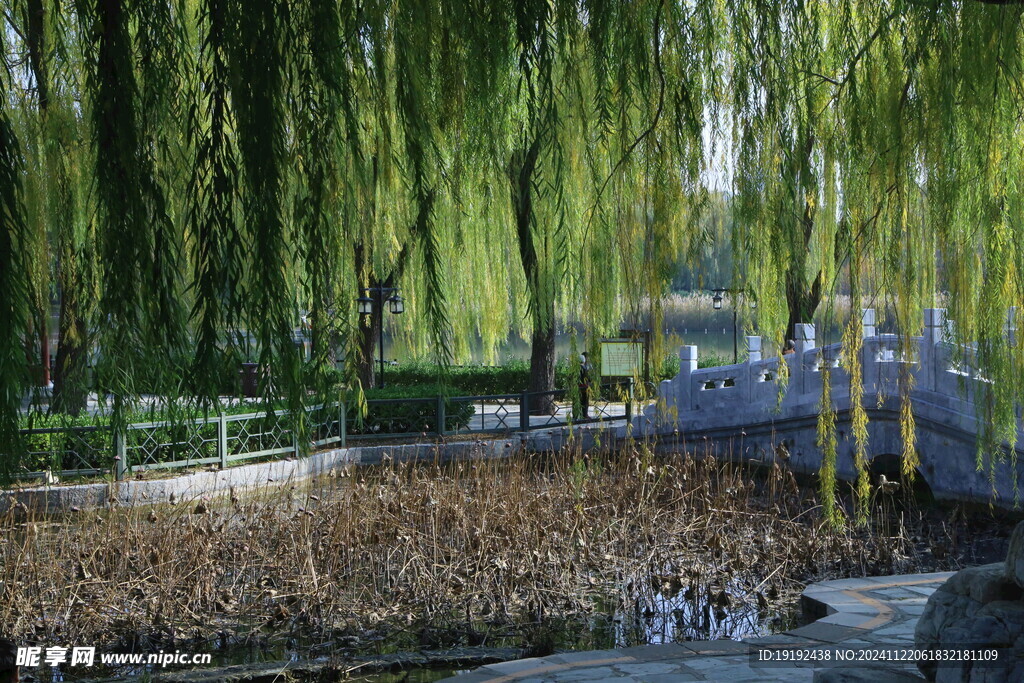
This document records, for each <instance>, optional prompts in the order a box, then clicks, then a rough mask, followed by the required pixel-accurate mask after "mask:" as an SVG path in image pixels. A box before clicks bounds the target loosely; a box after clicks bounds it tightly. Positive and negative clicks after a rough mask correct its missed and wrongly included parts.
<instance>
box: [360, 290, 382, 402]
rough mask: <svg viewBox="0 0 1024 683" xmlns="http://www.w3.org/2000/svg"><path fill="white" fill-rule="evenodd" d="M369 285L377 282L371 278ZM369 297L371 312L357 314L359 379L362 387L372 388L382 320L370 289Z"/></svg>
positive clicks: (374, 384)
mask: <svg viewBox="0 0 1024 683" xmlns="http://www.w3.org/2000/svg"><path fill="white" fill-rule="evenodd" d="M370 286H371V287H378V286H379V284H378V283H377V281H376V280H371V281H370ZM363 295H364V292H363V291H362V290H360V291H359V296H363ZM369 297H370V298H371V299H373V313H372V314H371V315H360V316H359V381H360V383H362V385H363V389H373V388H375V387H376V386H377V380H378V377H377V367H378V363H377V360H376V359H377V354H378V350H377V345H378V343H379V339H380V336H379V335H380V326H381V324H382V321H383V316H382V315H381V310H380V306H378V305H377V295H376V294H375V293H373V292H372V291H371V292H370V293H369Z"/></svg>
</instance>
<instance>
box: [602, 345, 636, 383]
mask: <svg viewBox="0 0 1024 683" xmlns="http://www.w3.org/2000/svg"><path fill="white" fill-rule="evenodd" d="M643 368H644V343H643V342H642V341H634V340H632V339H605V340H603V341H602V342H601V376H602V377H638V376H640V375H641V374H642V373H643Z"/></svg>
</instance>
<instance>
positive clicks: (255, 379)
mask: <svg viewBox="0 0 1024 683" xmlns="http://www.w3.org/2000/svg"><path fill="white" fill-rule="evenodd" d="M238 374H239V375H241V377H242V396H245V397H246V398H256V397H257V396H259V393H260V373H259V364H257V363H242V369H241V370H239V371H238Z"/></svg>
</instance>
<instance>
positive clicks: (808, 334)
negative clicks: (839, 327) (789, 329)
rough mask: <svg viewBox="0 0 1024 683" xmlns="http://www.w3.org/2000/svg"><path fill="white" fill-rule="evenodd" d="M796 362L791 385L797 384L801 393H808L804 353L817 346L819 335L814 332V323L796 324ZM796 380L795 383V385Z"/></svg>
mask: <svg viewBox="0 0 1024 683" xmlns="http://www.w3.org/2000/svg"><path fill="white" fill-rule="evenodd" d="M795 332H796V340H795V341H796V353H795V354H794V355H795V356H796V362H795V363H794V364H793V365H794V368H793V375H792V377H791V379H790V386H797V387H799V389H800V393H801V394H804V393H807V373H806V372H804V354H806V353H807V352H808V351H812V350H813V349H814V348H816V346H817V337H816V335H815V333H814V324H813V323H797V324H796V330H795ZM794 382H795V385H794Z"/></svg>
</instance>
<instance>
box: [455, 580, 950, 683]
mask: <svg viewBox="0 0 1024 683" xmlns="http://www.w3.org/2000/svg"><path fill="white" fill-rule="evenodd" d="M950 576H952V572H943V573H938V574H910V575H904V576H880V577H872V578H865V579H841V580H837V581H826V582H823V583H816V584H812V585H811V586H808V588H807V589H806V590H805V591H804V593H803V607H804V611H805V613H807V614H809V615H810V616H812V617H813V616H819V615H820V617H821V618H819V619H818V620H817V621H815V622H813V623H811V624H808V625H807V626H802V627H800V628H797V629H794V630H792V631H787V632H785V633H781V634H778V635H773V636H766V637H763V638H750V639H747V640H744V641H737V640H714V641H690V642H683V643H673V644H668V645H647V646H643V647H632V648H625V649H617V650H596V651H591V652H570V653H566V654H559V655H553V656H550V657H542V658H536V659H520V660H517V661H511V662H504V663H502V664H491V665H488V666H484V667H481V668H479V669H476V670H474V671H472V672H470V673H466V674H462V675H458V676H453V677H451V678H448V679H445V680H446V681H448V682H451V683H477V682H480V683H483V682H484V681H487V682H488V683H499V682H500V683H504V682H506V681H508V682H512V681H515V682H517V683H540V682H541V681H557V682H566V683H568V682H569V681H616V682H618V683H622V682H623V681H644V682H645V683H676V682H683V681H739V682H742V681H752V682H753V681H820V682H822V683H826V682H831V683H838V682H839V681H864V682H868V681H870V682H871V683H888V682H895V681H919V680H923V676H921V674H920V673H919V672H918V670H917V665H916V663H915V662H914V661H903V662H899V661H877V660H878V659H879V657H880V656H883V655H884V654H887V655H888V656H889V657H890V659H892V658H893V657H900V656H906V655H907V654H910V653H906V650H908V649H912V648H913V647H914V627H915V625H916V624H917V619H918V617H919V616H920V615H921V613H922V612H923V611H924V607H925V603H926V601H927V600H928V596H929V595H931V594H932V593H933V592H934V591H935V589H936V588H938V587H939V586H940V585H941V584H942V583H943V582H944V581H945V580H946V579H948V578H949V577H950ZM769 656H770V657H771V658H772V659H774V660H776V661H765V660H766V659H768V658H769ZM872 659H874V660H875V661H866V660H872ZM779 660H784V661H779ZM797 660H799V661H797Z"/></svg>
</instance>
